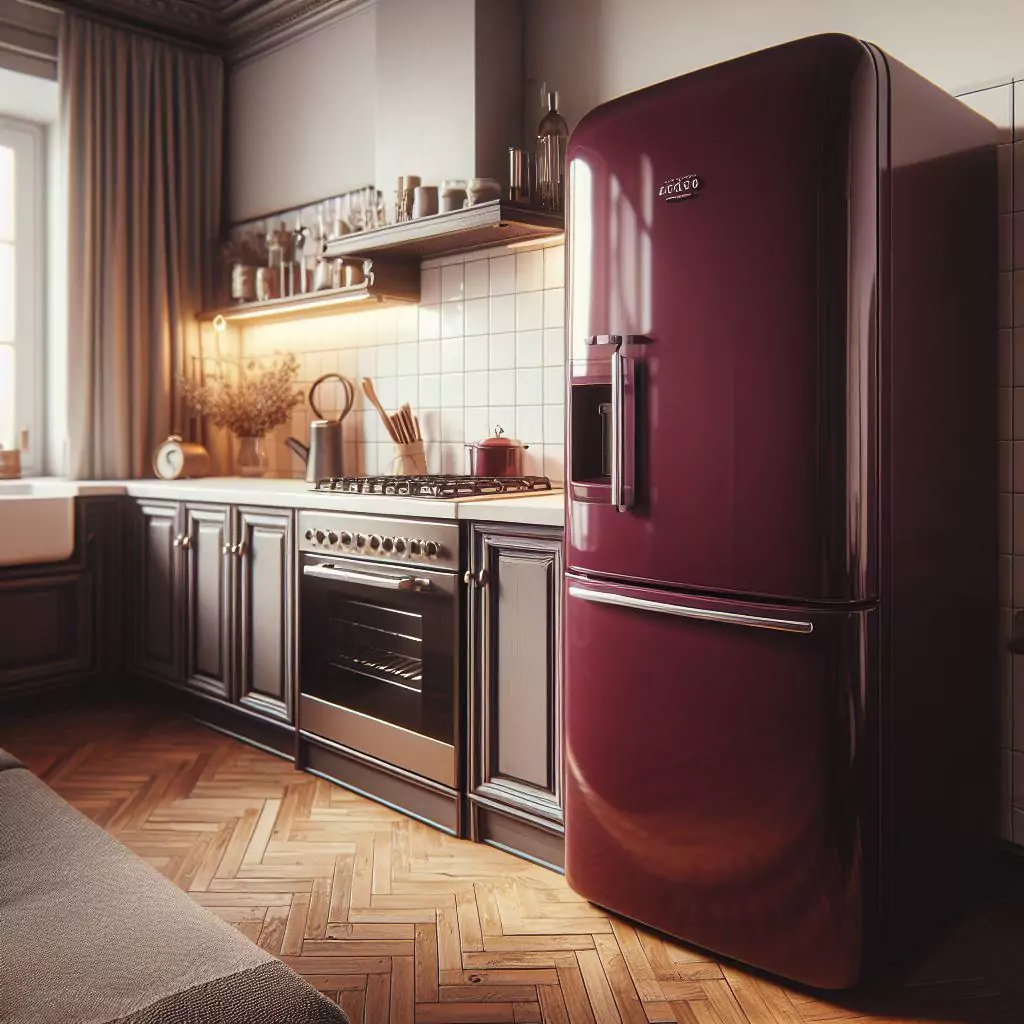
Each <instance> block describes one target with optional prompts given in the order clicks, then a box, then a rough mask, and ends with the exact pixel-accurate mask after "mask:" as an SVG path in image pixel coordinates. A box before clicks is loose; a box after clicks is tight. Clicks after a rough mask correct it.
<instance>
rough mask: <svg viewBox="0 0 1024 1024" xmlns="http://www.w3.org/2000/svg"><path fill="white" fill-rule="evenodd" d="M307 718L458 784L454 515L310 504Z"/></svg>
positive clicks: (305, 590) (303, 674)
mask: <svg viewBox="0 0 1024 1024" xmlns="http://www.w3.org/2000/svg"><path fill="white" fill-rule="evenodd" d="M299 551H300V554H299V559H300V562H299V574H300V577H299V586H300V614H299V622H300V627H299V634H300V677H299V691H300V696H299V726H300V729H301V730H302V731H303V732H304V733H309V734H312V735H314V736H317V737H322V738H325V739H327V740H329V741H330V742H332V743H335V744H338V745H339V746H340V747H342V748H344V749H345V750H346V751H350V752H351V751H354V752H355V753H356V754H357V755H360V756H362V757H363V758H364V759H371V760H372V761H374V762H380V763H382V764H383V765H386V766H392V767H394V768H397V769H399V770H400V771H402V772H409V773H412V774H413V775H415V776H420V777H422V778H425V779H429V780H432V781H433V782H434V783H440V784H441V785H442V786H447V787H451V788H452V789H454V788H455V787H456V786H457V784H458V765H457V758H456V742H455V740H456V723H457V716H458V713H459V678H460V674H459V622H460V603H459V592H460V588H459V584H458V567H459V533H458V526H457V524H456V523H455V522H443V521H442V522H433V521H426V520H410V519H386V518H384V517H377V516H374V517H368V516H354V515H347V514H341V513H331V512H301V513H300V514H299Z"/></svg>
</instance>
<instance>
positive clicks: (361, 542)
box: [356, 533, 366, 548]
mask: <svg viewBox="0 0 1024 1024" xmlns="http://www.w3.org/2000/svg"><path fill="white" fill-rule="evenodd" d="M356 547H357V548H364V547H366V538H365V537H364V536H363V535H362V534H361V533H357V534H356Z"/></svg>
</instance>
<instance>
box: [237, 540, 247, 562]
mask: <svg viewBox="0 0 1024 1024" xmlns="http://www.w3.org/2000/svg"><path fill="white" fill-rule="evenodd" d="M248 550H249V549H248V547H247V546H246V543H245V541H244V540H243V541H239V542H238V543H237V544H236V545H235V554H236V555H237V556H238V557H239V558H245V555H246V552H247V551H248Z"/></svg>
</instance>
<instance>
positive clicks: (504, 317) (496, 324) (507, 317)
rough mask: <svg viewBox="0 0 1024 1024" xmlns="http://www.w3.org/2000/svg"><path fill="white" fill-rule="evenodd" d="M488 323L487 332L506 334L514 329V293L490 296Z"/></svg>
mask: <svg viewBox="0 0 1024 1024" xmlns="http://www.w3.org/2000/svg"><path fill="white" fill-rule="evenodd" d="M490 317H491V319H490V325H489V326H488V332H489V333H490V334H492V335H494V334H507V333H508V332H509V331H514V330H515V329H516V297H515V296H514V295H495V296H492V297H491V309H490Z"/></svg>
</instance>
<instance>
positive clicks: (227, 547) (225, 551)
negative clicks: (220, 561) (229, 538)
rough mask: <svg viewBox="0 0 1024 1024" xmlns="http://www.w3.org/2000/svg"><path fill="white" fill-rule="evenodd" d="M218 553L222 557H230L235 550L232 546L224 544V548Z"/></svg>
mask: <svg viewBox="0 0 1024 1024" xmlns="http://www.w3.org/2000/svg"><path fill="white" fill-rule="evenodd" d="M220 552H221V554H222V555H232V554H234V552H235V549H234V547H233V545H231V544H225V545H224V547H222V548H221V549H220Z"/></svg>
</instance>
